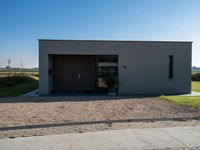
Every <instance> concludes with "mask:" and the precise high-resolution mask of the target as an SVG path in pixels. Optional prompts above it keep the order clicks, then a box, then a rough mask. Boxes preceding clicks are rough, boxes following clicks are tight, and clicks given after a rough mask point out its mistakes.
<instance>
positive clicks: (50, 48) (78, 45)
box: [39, 40, 192, 94]
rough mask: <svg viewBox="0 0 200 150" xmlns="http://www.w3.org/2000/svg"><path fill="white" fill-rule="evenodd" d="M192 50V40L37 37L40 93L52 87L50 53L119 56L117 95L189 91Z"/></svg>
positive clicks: (44, 92) (46, 92)
mask: <svg viewBox="0 0 200 150" xmlns="http://www.w3.org/2000/svg"><path fill="white" fill-rule="evenodd" d="M191 50H192V43H191V42H159V41H158V42H155V41H81V40H39V72H40V81H39V93H40V94H48V93H49V91H50V89H51V86H52V83H51V80H50V78H49V76H48V68H49V65H50V64H51V63H50V62H49V57H48V55H49V54H83V55H106V54H114V55H118V70H119V81H120V84H119V94H181V93H190V91H191ZM169 55H173V56H174V77H173V79H168V74H169ZM124 65H126V68H125V69H124V68H123V66H124Z"/></svg>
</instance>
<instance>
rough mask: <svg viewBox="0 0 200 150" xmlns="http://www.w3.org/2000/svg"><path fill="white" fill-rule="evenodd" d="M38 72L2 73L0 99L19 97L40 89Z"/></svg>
mask: <svg viewBox="0 0 200 150" xmlns="http://www.w3.org/2000/svg"><path fill="white" fill-rule="evenodd" d="M38 79H39V75H38V72H19V71H18V72H14V71H10V72H8V71H1V72H0V97H6V96H18V95H21V94H24V93H26V92H29V91H32V90H34V89H37V88H38Z"/></svg>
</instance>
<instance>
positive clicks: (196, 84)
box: [192, 81, 200, 92]
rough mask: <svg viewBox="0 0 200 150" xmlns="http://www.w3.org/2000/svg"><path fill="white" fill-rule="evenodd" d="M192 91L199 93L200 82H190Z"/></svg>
mask: <svg viewBox="0 0 200 150" xmlns="http://www.w3.org/2000/svg"><path fill="white" fill-rule="evenodd" d="M192 91H195V92H200V81H192Z"/></svg>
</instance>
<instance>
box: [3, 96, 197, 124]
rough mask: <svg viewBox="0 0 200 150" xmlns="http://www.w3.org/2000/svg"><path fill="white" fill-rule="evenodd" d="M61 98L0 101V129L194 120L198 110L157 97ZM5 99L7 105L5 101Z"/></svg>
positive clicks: (8, 99)
mask: <svg viewBox="0 0 200 150" xmlns="http://www.w3.org/2000/svg"><path fill="white" fill-rule="evenodd" d="M101 98H102V97H100V98H99V97H88V98H87V97H83V98H80V97H65V98H56V97H54V98H44V97H43V98H7V99H0V101H2V102H4V103H0V114H1V115H0V127H8V126H22V125H37V124H54V123H63V122H81V121H99V120H123V119H142V118H167V117H172V118H173V117H191V116H192V117H194V116H200V109H195V108H192V107H184V106H179V105H176V104H175V103H172V102H168V101H163V100H159V99H158V98H116V99H107V98H106V97H105V98H104V100H102V99H101ZM6 100H7V102H6ZM22 100H23V101H22Z"/></svg>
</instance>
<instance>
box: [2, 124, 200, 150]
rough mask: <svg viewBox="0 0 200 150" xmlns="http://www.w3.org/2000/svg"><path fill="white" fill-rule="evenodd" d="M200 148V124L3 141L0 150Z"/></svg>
mask: <svg viewBox="0 0 200 150" xmlns="http://www.w3.org/2000/svg"><path fill="white" fill-rule="evenodd" d="M190 148H191V149H192V148H200V126H190V127H173V128H154V129H132V130H113V131H101V132H88V133H76V134H62V135H50V136H38V137H37V136H36V137H24V138H15V139H2V140H0V150H24V149H26V150H44V149H45V150H64V149H65V150H108V149H109V150H133V149H137V150H139V149H190Z"/></svg>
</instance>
